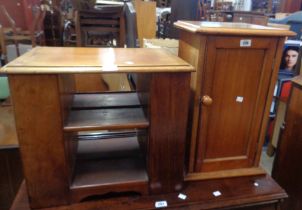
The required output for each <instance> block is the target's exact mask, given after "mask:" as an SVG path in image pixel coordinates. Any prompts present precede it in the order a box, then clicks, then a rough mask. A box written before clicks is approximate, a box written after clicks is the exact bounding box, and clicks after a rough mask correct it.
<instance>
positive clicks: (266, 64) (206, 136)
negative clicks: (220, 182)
mask: <svg viewBox="0 0 302 210" xmlns="http://www.w3.org/2000/svg"><path fill="white" fill-rule="evenodd" d="M241 40H251V43H252V45H251V46H250V47H240V42H241ZM276 46H277V40H276V39H265V38H250V37H228V38H225V37H211V38H209V47H208V53H207V55H208V56H207V63H206V66H205V68H206V69H205V76H204V78H203V79H204V80H203V83H202V91H201V96H200V97H201V98H202V97H203V96H209V97H211V98H212V100H213V103H212V104H211V105H207V104H202V105H201V112H200V128H199V129H200V130H199V135H198V153H197V162H196V167H195V169H196V170H197V171H202V172H209V171H217V170H227V169H236V168H247V167H252V166H254V161H255V156H256V151H257V145H258V142H259V135H260V133H261V130H262V128H264V127H266V124H265V123H263V122H264V121H263V119H264V113H265V108H266V100H267V97H268V92H269V88H270V78H271V76H272V63H273V58H274V56H275V49H276Z"/></svg>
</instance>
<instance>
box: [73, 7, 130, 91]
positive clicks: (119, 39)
mask: <svg viewBox="0 0 302 210" xmlns="http://www.w3.org/2000/svg"><path fill="white" fill-rule="evenodd" d="M75 16H76V17H75V22H76V25H75V29H76V37H77V39H76V41H77V46H78V47H124V45H125V36H126V35H125V18H124V6H123V5H99V6H98V8H97V9H90V10H79V11H76V13H75ZM122 78H127V76H126V75H120V77H116V76H111V80H112V82H113V83H116V82H119V81H120V80H122ZM75 82H76V84H75V86H76V87H75V88H76V91H77V92H79V93H84V92H86V93H87V92H97V91H106V90H107V91H119V90H120V89H114V90H112V89H111V88H110V84H108V83H106V81H105V79H104V78H103V76H102V75H101V74H76V75H75ZM110 82H111V81H110Z"/></svg>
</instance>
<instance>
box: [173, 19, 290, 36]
mask: <svg viewBox="0 0 302 210" xmlns="http://www.w3.org/2000/svg"><path fill="white" fill-rule="evenodd" d="M174 25H175V26H176V27H177V28H180V29H183V30H186V31H189V32H192V33H201V34H214V35H222V34H224V35H249V36H279V37H284V36H295V35H296V33H294V32H292V31H289V30H288V29H284V28H274V27H268V26H260V25H253V24H249V23H227V22H206V21H204V22H200V21H177V22H176V23H174Z"/></svg>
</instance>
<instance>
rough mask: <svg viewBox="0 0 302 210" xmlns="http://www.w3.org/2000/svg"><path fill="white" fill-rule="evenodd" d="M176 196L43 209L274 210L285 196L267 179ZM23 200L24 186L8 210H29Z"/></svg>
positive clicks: (215, 184)
mask: <svg viewBox="0 0 302 210" xmlns="http://www.w3.org/2000/svg"><path fill="white" fill-rule="evenodd" d="M256 185H257V186H256ZM215 191H220V192H221V196H217V197H215V196H214V195H213V192H215ZM180 193H182V194H184V195H186V196H187V199H186V200H182V199H179V198H178V195H179V193H170V194H162V195H153V196H132V197H131V196H129V197H127V196H126V197H120V198H110V199H98V200H94V201H87V202H82V203H79V204H74V205H66V206H61V207H58V208H48V209H47V210H67V209H68V210H84V209H85V210H95V209H98V210H103V209H106V210H113V209H114V210H120V209H123V210H126V209H131V210H136V209H140V210H143V209H149V210H150V209H155V207H154V205H155V202H156V201H167V204H168V208H167V209H177V210H185V209H190V210H201V209H204V210H206V209H237V208H239V209H245V210H273V209H275V210H276V209H278V207H279V205H280V201H282V200H283V199H284V198H286V197H287V195H286V193H285V191H284V190H283V189H282V188H280V187H279V186H278V184H276V183H275V181H274V180H273V179H272V178H271V177H269V176H260V177H240V178H239V177H237V178H229V179H218V180H208V181H198V182H189V183H187V186H186V187H185V189H184V190H182V191H181V192H180ZM27 198H28V196H27V193H26V187H25V184H23V185H22V186H21V188H20V190H19V193H18V195H17V197H16V199H15V201H14V204H13V205H12V207H11V210H29V209H30V208H29V203H28V199H27ZM41 210H42V209H41ZM45 210H46V209H45Z"/></svg>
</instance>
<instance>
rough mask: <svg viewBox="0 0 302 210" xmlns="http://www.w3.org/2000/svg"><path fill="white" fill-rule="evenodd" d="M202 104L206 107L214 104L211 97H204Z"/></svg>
mask: <svg viewBox="0 0 302 210" xmlns="http://www.w3.org/2000/svg"><path fill="white" fill-rule="evenodd" d="M201 103H202V104H203V105H205V106H210V105H211V104H212V103H213V99H212V98H211V97H210V96H207V95H205V96H202V98H201Z"/></svg>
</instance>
